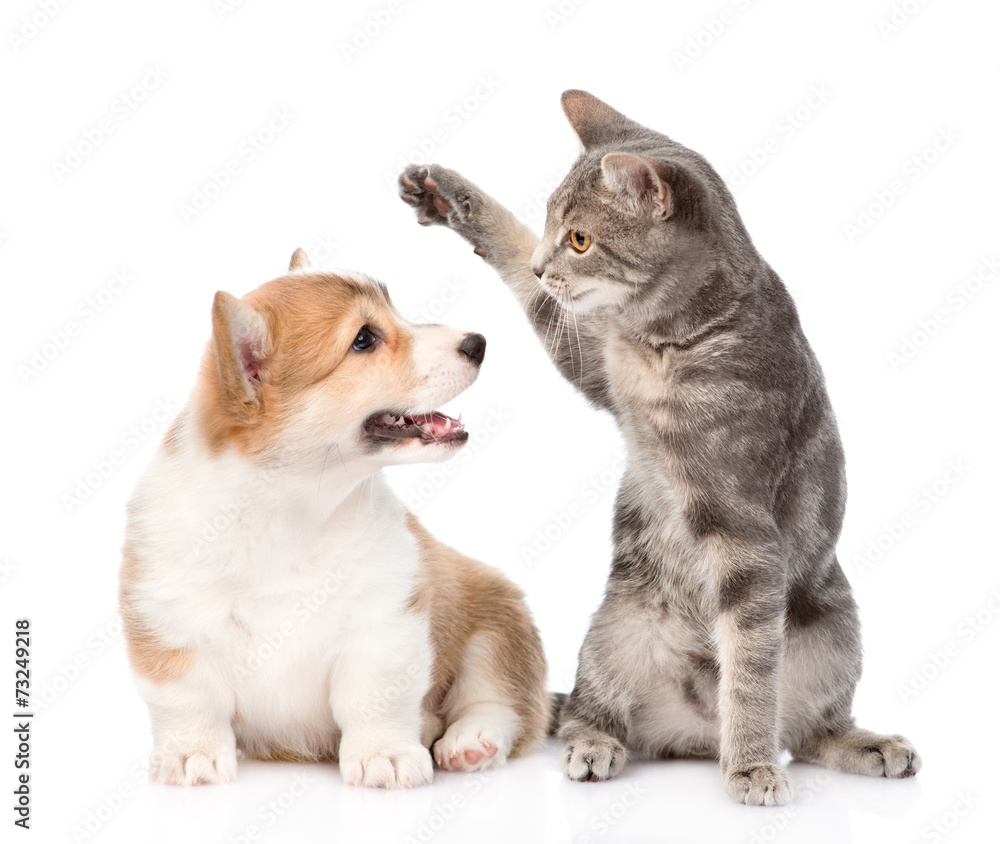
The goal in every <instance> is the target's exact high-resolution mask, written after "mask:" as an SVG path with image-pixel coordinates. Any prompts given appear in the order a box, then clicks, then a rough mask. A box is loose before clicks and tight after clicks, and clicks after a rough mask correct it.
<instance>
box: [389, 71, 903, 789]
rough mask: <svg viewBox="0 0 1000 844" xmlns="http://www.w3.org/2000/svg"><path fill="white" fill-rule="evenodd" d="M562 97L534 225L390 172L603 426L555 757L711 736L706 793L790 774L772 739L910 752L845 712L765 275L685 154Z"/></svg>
mask: <svg viewBox="0 0 1000 844" xmlns="http://www.w3.org/2000/svg"><path fill="white" fill-rule="evenodd" d="M562 104H563V109H564V110H565V112H566V115H567V117H568V118H569V121H570V123H571V124H572V126H573V129H574V130H575V131H576V134H577V135H578V137H579V140H580V143H581V145H582V147H583V149H582V152H581V154H580V157H579V159H577V161H576V163H575V164H574V165H573V167H572V169H571V170H570V172H569V175H568V176H567V177H566V179H565V180H564V181H563V183H562V184H561V185H560V186H559V188H557V189H556V191H555V193H554V194H553V195H552V197H551V198H550V199H549V202H548V217H547V219H546V222H545V235H544V237H543V238H542V240H541V242H539V241H538V239H537V238H536V236H535V235H534V234H532V233H531V231H529V230H528V229H527V228H526V227H525V226H523V225H522V224H521V223H520V222H518V221H517V220H516V219H515V217H514V215H513V214H511V212H510V211H508V210H507V209H505V208H503V207H502V206H501V205H500V204H499V203H497V202H496V200H494V199H492V198H491V197H489V196H488V195H486V194H485V193H483V192H482V191H481V190H480V189H479V188H477V187H476V186H475V185H473V184H471V183H470V182H468V181H467V180H466V179H464V178H463V177H462V176H461V175H459V174H458V173H455V172H454V171H451V170H446V169H444V168H442V167H440V166H437V165H432V166H431V167H429V168H428V167H422V166H411V167H408V168H407V169H406V171H405V172H404V173H403V174H402V175H401V176H400V193H401V196H402V198H403V199H404V200H405V201H407V202H409V203H410V204H412V205H414V206H416V209H417V214H418V217H419V220H420V222H421V223H424V224H429V223H441V224H444V225H447V226H450V227H451V228H452V229H454V230H455V231H456V232H458V233H459V234H461V235H462V236H463V237H465V238H466V239H467V240H468V241H470V242H471V243H472V244H473V246H474V247H475V251H476V253H477V254H479V255H481V256H482V257H483V258H485V259H486V260H487V262H489V263H490V264H491V265H492V266H493V267H495V268H496V269H497V271H498V272H499V273H500V275H501V276H502V277H503V279H504V281H506V283H507V284H508V285H509V286H510V288H511V290H512V291H513V292H514V294H515V295H516V296H517V298H518V299H519V301H520V303H521V305H522V306H523V307H524V309H525V311H526V312H527V314H528V317H529V318H530V320H531V322H532V324H533V325H534V328H535V330H536V332H537V333H538V334H539V336H540V337H542V338H543V340H544V341H545V342H546V344H547V345H549V346H550V348H549V352H550V354H551V356H552V359H553V361H554V362H555V364H556V366H557V367H558V368H559V370H560V371H561V372H562V374H563V375H564V376H565V377H566V378H568V379H569V380H570V381H571V382H572V383H573V384H574V385H576V386H577V387H578V388H579V389H580V390H581V392H583V394H584V395H585V396H586V397H587V398H588V399H589V400H590V401H591V402H592V403H593V404H595V405H596V406H597V407H599V408H604V409H605V410H608V411H610V412H611V413H612V414H614V416H615V418H616V420H617V422H618V424H619V426H620V427H621V430H622V432H623V434H624V437H625V440H626V442H627V446H628V469H627V471H626V472H625V475H624V477H623V479H622V484H621V488H620V489H619V490H618V496H617V500H616V502H615V517H614V528H613V542H614V555H613V559H612V564H611V574H610V577H609V579H608V584H607V591H606V594H605V597H604V601H603V603H602V604H601V606H600V608H599V609H598V610H597V612H596V613H595V615H594V617H593V619H592V622H591V626H590V630H589V632H588V633H587V637H586V640H585V641H584V643H583V647H582V649H581V651H580V661H579V668H578V671H577V678H576V686H575V688H574V689H573V692H572V694H571V695H570V696H569V699H568V700H567V702H566V704H565V706H564V708H563V711H562V716H561V727H560V729H559V736H560V738H561V739H562V741H563V742H564V756H563V767H564V770H565V772H566V774H567V775H568V776H569V777H570V778H571V779H574V780H603V779H607V778H609V777H613V776H615V775H616V774H618V773H619V772H620V771H621V770H622V767H623V765H624V764H625V748H626V747H628V748H630V749H631V750H634V751H636V752H638V753H639V754H641V755H644V756H652V757H666V756H718V757H719V758H720V759H721V763H722V771H723V777H724V779H725V784H726V789H727V791H728V792H729V794H730V795H731V796H732V797H733V798H734V799H735V800H737V801H739V802H743V803H747V804H751V805H765V806H771V805H780V804H783V803H786V802H787V801H788V800H789V799H790V797H791V788H790V782H789V778H788V774H787V772H786V771H785V769H784V768H783V767H782V766H781V765H780V764H779V758H778V757H779V754H780V753H781V751H782V750H783V749H788V750H790V751H791V752H792V754H794V757H795V758H796V759H799V760H802V761H806V762H815V763H819V764H823V765H827V766H829V767H831V768H834V769H837V770H840V771H848V772H852V773H858V774H868V775H870V776H885V777H910V776H913V775H914V774H915V773H916V772H917V771H918V770H919V768H920V758H919V756H917V754H916V752H915V751H914V749H913V746H912V745H911V744H910V743H909V742H908V741H907V740H906V739H905V738H902V737H901V736H883V735H877V734H875V733H871V732H868V731H867V730H862V729H859V728H857V727H855V726H854V720H853V718H852V717H851V703H852V699H853V696H854V689H855V686H856V684H857V682H858V679H859V677H860V675H861V640H860V629H859V621H858V614H857V608H856V606H855V603H854V599H853V597H852V595H851V588H850V586H849V584H848V582H847V579H846V578H845V576H844V573H843V571H842V570H841V568H840V565H839V563H838V562H837V557H836V553H835V545H836V542H837V537H838V535H839V533H840V528H841V523H842V520H843V516H844V502H845V492H846V489H845V475H844V455H843V451H842V448H841V444H840V438H839V435H838V432H837V423H836V421H835V419H834V415H833V411H832V409H831V407H830V401H829V398H828V397H827V393H826V388H825V386H824V381H823V375H822V372H821V370H820V367H819V364H818V363H817V361H816V358H815V357H814V355H813V352H812V350H811V349H810V347H809V344H808V343H807V342H806V339H805V336H804V335H803V333H802V328H801V326H800V325H799V320H798V316H797V314H796V310H795V306H794V304H793V303H792V300H791V298H790V296H789V294H788V291H787V290H786V289H785V286H784V285H783V284H782V282H781V280H780V279H779V278H778V276H777V275H776V274H775V272H774V270H772V269H771V267H770V266H768V264H767V263H766V262H765V261H764V259H763V258H761V256H760V255H759V254H758V253H757V251H756V249H755V248H754V245H753V243H752V242H751V240H750V236H749V235H748V234H747V232H746V229H745V228H744V226H743V223H742V221H741V219H740V216H739V213H738V212H737V210H736V204H735V202H734V200H733V197H732V195H731V194H730V192H729V190H728V189H727V188H726V186H725V184H724V183H723V181H722V179H721V178H720V177H719V176H718V174H717V173H716V172H715V170H714V169H712V167H711V166H710V165H709V164H708V163H707V162H706V161H705V160H704V159H703V158H702V157H701V156H700V155H698V154H697V153H695V152H692V151H691V150H689V149H687V148H685V147H683V146H681V145H680V144H678V143H676V142H675V141H672V140H670V139H669V138H667V137H665V136H664V135H661V134H659V133H657V132H653V131H651V130H649V129H646V128H644V127H643V126H640V125H639V124H637V123H635V122H633V121H631V120H629V119H628V118H626V117H625V116H623V115H622V114H620V113H618V112H617V111H615V110H614V109H612V108H611V107H610V106H608V105H606V104H605V103H603V102H601V101H600V100H598V99H596V98H595V97H593V96H591V95H590V94H587V93H585V92H583V91H567V92H566V93H565V94H563V98H562ZM554 323H557V327H556V328H553V324H554Z"/></svg>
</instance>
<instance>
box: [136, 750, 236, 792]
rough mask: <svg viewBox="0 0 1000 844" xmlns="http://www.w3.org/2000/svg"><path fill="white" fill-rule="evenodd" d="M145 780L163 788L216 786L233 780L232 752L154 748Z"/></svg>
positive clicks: (234, 767) (234, 775)
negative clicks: (164, 786)
mask: <svg viewBox="0 0 1000 844" xmlns="http://www.w3.org/2000/svg"><path fill="white" fill-rule="evenodd" d="M149 779H150V781H151V782H157V783H163V784H164V785H217V784H220V783H227V782H232V781H233V780H234V779H236V752H235V751H231V750H225V751H221V752H212V751H202V750H189V751H187V752H181V751H178V750H175V749H169V748H157V749H156V750H154V751H153V756H152V758H151V759H150V766H149Z"/></svg>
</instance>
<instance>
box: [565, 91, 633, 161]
mask: <svg viewBox="0 0 1000 844" xmlns="http://www.w3.org/2000/svg"><path fill="white" fill-rule="evenodd" d="M562 107H563V111H564V112H565V113H566V119H567V120H569V125H570V126H572V127H573V131H574V132H576V136H577V138H579V140H580V146H581V147H583V149H584V150H588V149H593V148H594V147H598V146H603V145H606V144H613V143H621V142H622V141H625V140H627V139H629V138H633V137H635V136H636V135H637V134H643V133H645V132H647V130H646V129H645V128H643V127H642V126H640V125H639V124H638V123H636V122H635V121H634V120H629V119H628V118H627V117H626V116H625V115H624V114H622V113H621V112H620V111H615V110H614V109H613V108H611V106H609V105H608V104H607V103H605V102H602V101H601V100H599V99H597V97H595V96H594V95H593V94H588V93H587V92H586V91H564V92H563V95H562Z"/></svg>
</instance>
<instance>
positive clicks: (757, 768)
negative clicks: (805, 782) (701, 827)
mask: <svg viewBox="0 0 1000 844" xmlns="http://www.w3.org/2000/svg"><path fill="white" fill-rule="evenodd" d="M726 791H727V792H729V796H730V797H732V798H733V800H735V801H736V802H737V803H745V804H746V805H747V806H784V805H785V804H786V803H787V802H788V801H789V800H791V799H792V783H791V780H790V779H789V778H788V772H787V771H786V770H785V769H784V768H782V767H781V766H780V765H771V764H768V765H752V766H750V767H749V768H741V769H739V770H736V771H730V772H729V773H727V774H726Z"/></svg>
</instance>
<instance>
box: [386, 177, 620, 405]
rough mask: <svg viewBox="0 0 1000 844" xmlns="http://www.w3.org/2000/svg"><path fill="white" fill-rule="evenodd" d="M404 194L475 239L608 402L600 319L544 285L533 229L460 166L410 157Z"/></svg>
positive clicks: (559, 350) (545, 335) (590, 391)
mask: <svg viewBox="0 0 1000 844" xmlns="http://www.w3.org/2000/svg"><path fill="white" fill-rule="evenodd" d="M399 195H400V198H401V199H402V200H403V201H404V202H406V203H408V204H409V205H412V206H413V207H414V209H415V210H416V212H417V220H418V222H420V223H421V224H422V225H425V226H429V225H444V226H448V227H449V228H451V229H452V230H454V231H456V232H458V234H460V235H461V236H462V237H464V238H465V239H466V240H467V241H469V243H471V244H472V246H473V249H474V251H475V253H476V254H477V255H479V256H481V257H482V258H484V259H485V260H486V262H487V263H488V264H490V265H491V266H492V267H493V268H494V269H495V270H496V271H497V272H498V273H499V274H500V277H501V278H502V279H503V280H504V282H505V283H506V284H507V286H508V287H509V288H510V289H511V292H513V294H514V295H515V296H516V297H517V300H518V302H519V303H520V305H521V307H522V308H524V311H525V313H526V314H527V315H528V319H530V320H531V324H532V327H533V328H534V330H535V333H536V334H537V335H538V337H539V339H540V340H541V341H542V343H543V344H544V345H545V350H546V351H547V352H548V353H549V356H550V357H551V358H552V361H553V362H554V363H555V365H556V366H557V367H558V368H559V371H560V372H562V374H563V376H564V377H565V378H566V379H567V380H569V381H570V382H571V383H572V384H574V385H575V386H576V387H577V388H578V389H579V390H580V391H581V392H582V393H583V394H584V395H585V396H587V398H588V399H590V400H591V401H592V402H594V403H595V404H596V405H598V406H599V407H607V406H608V405H609V402H610V399H609V396H608V391H607V378H606V375H605V370H604V333H603V332H602V331H601V328H600V322H599V321H598V322H594V318H593V317H591V316H590V315H579V316H574V315H572V314H568V313H567V312H565V311H563V309H562V308H561V306H560V305H559V303H558V302H556V300H555V299H554V298H552V296H550V295H549V294H548V293H547V292H546V290H545V288H543V287H542V286H541V284H540V283H539V281H538V278H537V277H536V276H535V274H534V272H532V270H531V257H532V255H533V254H534V252H535V249H536V247H537V246H538V237H537V236H536V235H535V234H534V232H532V231H531V229H529V228H528V227H527V226H525V225H524V224H523V223H521V222H520V221H519V220H518V219H517V218H516V217H515V216H514V215H513V214H512V213H511V212H510V211H509V210H508V209H507V208H505V207H504V206H503V205H501V204H500V203H499V202H497V201H496V200H495V199H494V198H493V197H491V196H490V195H489V194H487V193H485V192H484V191H482V190H481V189H480V188H478V187H476V185H474V184H472V182H470V181H468V180H467V179H466V178H465V177H464V176H462V175H461V174H460V173H456V172H455V171H454V170H448V169H446V168H444V167H442V166H441V165H439V164H431V165H429V166H425V165H421V164H411V165H409V166H408V167H407V168H406V169H405V170H404V171H403V172H402V173H401V174H400V176H399Z"/></svg>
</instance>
